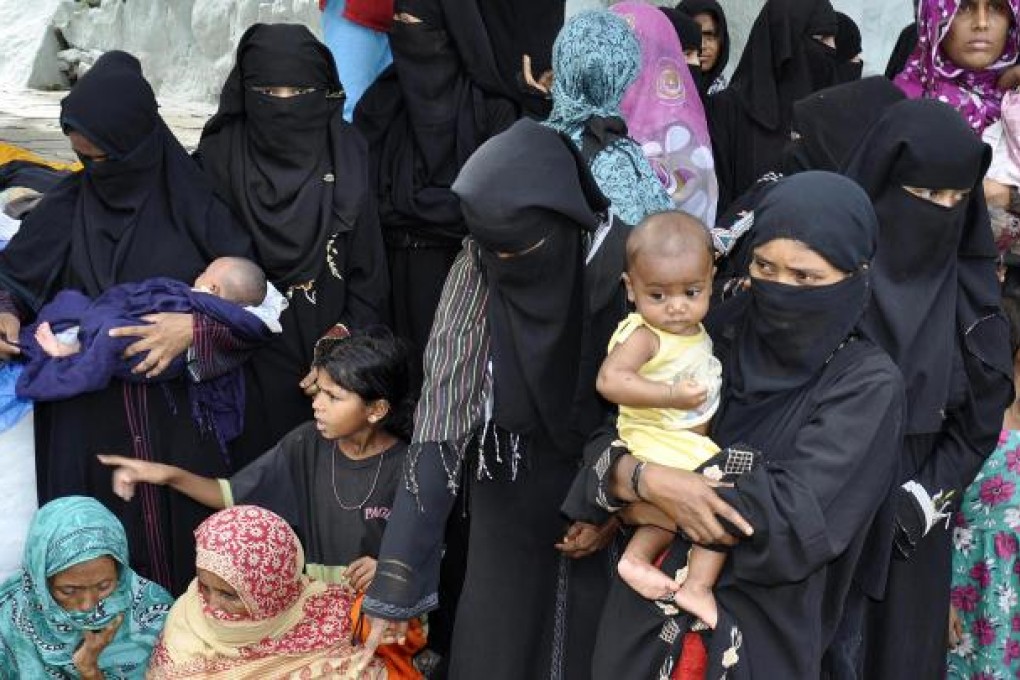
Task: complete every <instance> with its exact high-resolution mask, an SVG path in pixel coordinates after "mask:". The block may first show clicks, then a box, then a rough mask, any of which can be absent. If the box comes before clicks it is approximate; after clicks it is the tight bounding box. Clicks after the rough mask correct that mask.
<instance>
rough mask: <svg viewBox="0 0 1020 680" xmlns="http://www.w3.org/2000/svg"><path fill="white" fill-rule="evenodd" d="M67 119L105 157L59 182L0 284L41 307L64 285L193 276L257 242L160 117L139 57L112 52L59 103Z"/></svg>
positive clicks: (7, 254) (94, 286)
mask: <svg viewBox="0 0 1020 680" xmlns="http://www.w3.org/2000/svg"><path fill="white" fill-rule="evenodd" d="M60 122H61V125H62V126H63V128H64V131H65V132H71V131H75V132H78V133H79V134H81V135H83V136H84V137H85V138H86V139H88V140H89V141H91V142H92V143H93V144H94V145H96V146H97V147H99V148H100V149H101V150H102V151H103V152H104V153H105V154H106V155H107V159H106V160H104V161H101V162H95V161H91V160H85V168H84V170H82V171H80V172H76V173H74V174H72V175H70V176H69V177H67V178H66V179H64V180H63V181H62V182H60V184H58V185H57V186H56V187H54V188H53V189H52V190H51V191H50V192H49V193H48V194H47V195H46V197H45V198H44V199H43V201H42V202H41V203H40V204H39V205H38V207H36V209H35V210H34V211H32V213H31V215H30V216H29V217H28V218H26V219H25V221H24V222H23V223H22V226H21V229H20V231H19V232H18V234H17V236H15V238H14V239H13V240H12V241H11V243H10V245H9V246H8V247H7V249H6V250H5V251H4V252H3V253H2V254H0V281H2V283H3V284H4V285H5V287H7V288H8V289H9V290H11V292H13V293H15V294H16V295H17V297H18V298H19V300H20V301H21V302H22V304H23V305H24V306H25V307H26V308H28V309H32V310H37V309H38V308H39V307H40V306H41V305H42V304H43V303H45V302H46V301H48V300H49V299H50V298H51V297H52V296H53V295H54V294H55V293H56V292H57V291H58V290H59V289H60V288H64V287H73V288H78V289H81V290H84V291H85V292H86V293H87V294H89V295H90V296H95V295H99V294H100V293H102V292H103V291H105V290H106V289H107V288H109V287H110V286H112V285H114V284H118V283H125V282H136V281H141V280H143V279H147V278H151V277H156V276H165V277H169V278H174V279H177V280H180V281H185V282H189V283H190V282H191V281H192V280H193V279H194V277H195V276H197V275H198V273H199V272H201V271H202V269H204V268H205V265H206V264H207V263H208V262H209V261H211V260H213V259H215V258H216V257H218V256H220V255H242V256H250V255H251V242H250V240H249V239H248V237H247V235H246V234H244V232H243V230H242V229H241V227H240V225H238V224H237V222H236V220H234V218H233V217H232V216H231V215H230V212H229V210H228V209H227V208H226V206H225V205H223V203H221V202H220V201H219V200H218V199H217V198H216V196H215V195H214V193H213V188H212V186H211V184H210V182H209V180H208V179H207V178H206V177H205V175H204V174H203V173H202V171H201V169H200V168H199V167H198V166H197V165H195V163H194V162H193V161H192V159H191V158H190V157H189V156H188V154H187V152H186V151H185V150H184V148H183V147H182V146H181V145H180V143H179V142H178V141H177V140H176V139H175V138H174V136H173V133H171V132H170V130H169V128H167V126H166V123H164V122H163V119H162V118H160V116H159V111H158V108H157V104H156V98H155V96H154V94H153V92H152V88H151V87H150V86H149V84H148V82H146V80H145V78H144V77H143V76H142V69H141V65H140V64H139V63H138V60H137V59H135V58H134V57H133V56H131V55H130V54H127V53H126V52H120V51H113V52H107V53H106V54H104V55H103V56H102V57H100V58H99V59H98V60H97V61H96V63H95V65H94V66H93V67H92V68H91V69H90V70H89V72H88V73H87V74H86V75H84V76H82V78H81V79H80V80H78V82H77V83H76V84H75V86H74V89H72V90H71V93H70V94H69V95H68V96H67V97H65V98H64V100H63V101H62V102H61V115H60Z"/></svg>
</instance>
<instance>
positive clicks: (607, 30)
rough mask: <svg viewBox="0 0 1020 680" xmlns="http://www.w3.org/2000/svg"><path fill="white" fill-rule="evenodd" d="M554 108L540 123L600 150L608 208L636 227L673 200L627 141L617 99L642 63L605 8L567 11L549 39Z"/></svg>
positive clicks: (599, 177) (598, 177) (630, 35)
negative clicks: (594, 143)
mask: <svg viewBox="0 0 1020 680" xmlns="http://www.w3.org/2000/svg"><path fill="white" fill-rule="evenodd" d="M552 66H553V86H552V99H553V106H552V112H551V113H550V114H549V118H548V120H546V122H545V124H546V125H548V126H549V127H551V128H553V129H554V130H558V131H559V132H562V133H563V134H565V135H567V136H568V137H570V138H571V139H572V140H573V141H574V143H575V144H577V146H578V147H579V148H581V149H582V150H584V138H585V137H586V136H587V137H588V138H590V139H596V140H598V141H599V142H601V144H600V145H601V146H604V148H603V149H602V150H601V151H600V152H599V153H597V154H596V155H595V156H594V158H592V159H591V161H590V162H591V171H592V175H594V176H595V181H596V182H597V183H598V185H599V188H600V189H601V190H602V193H603V194H605V196H606V198H608V199H609V201H610V203H611V204H612V209H613V211H614V212H616V214H617V215H619V217H620V219H622V220H623V221H624V222H626V223H628V224H631V225H635V224H637V223H638V222H640V221H641V220H643V219H644V218H645V217H647V216H648V215H651V214H652V213H657V212H662V211H663V210H672V209H673V203H672V201H671V200H670V198H669V194H667V193H666V189H665V187H663V185H662V182H660V181H659V179H658V177H656V175H655V171H654V170H652V166H651V165H650V164H649V163H648V159H646V158H645V155H644V154H643V153H642V152H641V147H639V146H638V145H637V144H636V143H635V142H634V141H633V140H632V139H630V138H629V137H627V136H626V127H625V126H624V125H620V124H619V123H620V122H621V121H623V114H622V113H621V112H620V102H622V101H623V95H624V94H625V93H626V92H627V88H628V87H630V86H631V84H632V83H633V82H634V80H635V79H636V78H637V75H638V71H639V70H640V68H641V46H640V45H639V44H638V40H637V37H636V36H635V35H634V32H633V31H632V30H631V28H630V26H628V25H627V22H626V21H625V20H624V19H622V18H621V17H619V16H617V15H615V14H613V13H611V12H608V11H605V10H594V11H588V12H580V13H579V14H576V15H575V16H574V17H572V18H571V19H570V20H569V21H568V22H567V23H566V24H565V25H564V26H563V29H562V30H561V31H560V34H559V35H558V36H557V37H556V43H555V44H554V45H553V64H552Z"/></svg>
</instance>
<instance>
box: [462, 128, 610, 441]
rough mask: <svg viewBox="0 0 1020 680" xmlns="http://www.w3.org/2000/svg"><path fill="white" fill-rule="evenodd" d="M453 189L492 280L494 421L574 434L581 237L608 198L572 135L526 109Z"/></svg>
mask: <svg viewBox="0 0 1020 680" xmlns="http://www.w3.org/2000/svg"><path fill="white" fill-rule="evenodd" d="M453 189H454V191H455V192H456V193H457V195H458V196H460V198H461V205H462V208H463V211H464V217H465V220H466V221H467V225H468V230H469V231H470V233H471V236H472V237H473V238H474V239H475V241H476V242H477V243H478V245H479V246H480V247H481V249H482V255H481V259H482V266H483V270H484V272H485V277H486V281H487V284H488V287H489V301H488V309H489V311H488V319H489V326H490V329H491V330H490V332H491V336H492V375H493V385H494V394H493V398H494V402H495V403H494V412H493V417H492V421H493V422H494V423H495V424H496V425H498V426H499V427H501V428H503V429H504V430H507V431H509V432H513V433H517V434H521V435H528V434H533V433H535V432H537V431H543V430H544V431H545V432H546V433H548V434H549V435H550V436H551V437H552V438H553V440H554V441H555V442H556V443H557V444H561V445H562V444H564V443H565V442H569V441H570V436H571V435H572V434H573V435H574V436H576V434H577V433H571V432H570V427H571V425H572V423H571V419H570V417H569V416H570V414H571V413H572V411H573V408H572V406H573V403H574V399H575V395H576V392H577V389H578V377H579V372H580V368H579V366H580V362H579V353H580V351H581V346H582V335H583V327H584V314H585V308H586V302H585V285H584V281H585V266H584V260H585V237H586V235H587V234H590V233H591V232H593V231H594V230H595V228H596V227H597V225H598V222H599V218H598V214H597V213H599V212H601V211H604V210H605V209H606V208H607V207H608V203H607V201H606V199H605V198H604V197H603V196H602V194H601V193H600V192H599V190H598V188H597V186H596V184H595V182H594V180H593V179H592V177H591V174H590V172H589V171H588V168H587V163H586V162H585V161H584V159H583V158H582V157H581V155H580V154H579V153H578V151H577V149H576V147H575V146H574V145H573V143H572V142H570V140H569V139H567V138H565V137H562V136H560V135H559V134H558V133H557V132H555V131H553V130H552V129H550V128H548V127H545V126H542V125H540V124H538V123H535V122H533V121H531V120H528V119H524V120H521V121H519V122H517V123H516V124H515V125H514V126H513V127H511V128H510V129H509V130H508V131H506V132H504V133H503V134H501V135H498V136H496V137H494V138H493V139H491V140H489V141H488V142H487V143H486V144H484V145H483V146H482V147H481V148H480V149H479V150H478V151H477V152H476V153H475V154H474V155H473V156H472V157H471V159H470V160H468V162H467V164H465V166H464V169H463V170H462V171H461V174H460V176H459V177H458V178H457V181H456V182H455V183H454V186H453ZM498 253H504V254H514V255H513V256H512V257H500V256H499V255H498ZM565 438H566V439H565ZM574 443H575V444H576V443H577V442H574Z"/></svg>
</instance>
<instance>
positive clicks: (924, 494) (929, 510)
mask: <svg viewBox="0 0 1020 680" xmlns="http://www.w3.org/2000/svg"><path fill="white" fill-rule="evenodd" d="M903 490H904V491H906V492H907V493H909V494H910V495H911V496H913V497H914V498H915V499H916V500H917V503H918V505H919V506H920V508H921V512H923V513H924V534H923V535H925V536H927V535H928V532H929V531H931V529H932V527H934V526H935V525H936V524H938V522H939V521H940V520H943V519H944V520H946V521H947V522H948V520H949V518H950V517H951V513H949V512H946V506H948V505H949V502H948V497H947V498H946V500H945V501H944V502H940V499H941V498H942V497H943V496H945V494H942V493H939V494H936V496H935V498H932V497H931V496H930V495H929V494H928V491H927V489H925V488H924V487H923V486H921V485H920V484H918V483H917V482H915V481H914V480H912V479H911V480H910V481H908V482H907V483H905V484H904V485H903Z"/></svg>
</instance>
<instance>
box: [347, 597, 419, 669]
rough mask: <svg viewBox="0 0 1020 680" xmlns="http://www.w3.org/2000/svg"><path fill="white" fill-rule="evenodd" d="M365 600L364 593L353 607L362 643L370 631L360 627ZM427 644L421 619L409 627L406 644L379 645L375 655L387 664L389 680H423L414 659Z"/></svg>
mask: <svg viewBox="0 0 1020 680" xmlns="http://www.w3.org/2000/svg"><path fill="white" fill-rule="evenodd" d="M364 598H365V594H364V593H361V594H360V595H358V599H357V600H355V601H354V606H353V607H351V621H352V622H353V625H354V631H355V634H356V635H357V636H358V637H359V638H360V639H361V641H362V642H364V641H365V640H366V639H367V638H368V631H367V630H366V629H365V627H364V626H359V625H358V619H359V618H360V617H361V601H362V600H363V599H364ZM426 642H427V640H426V634H425V626H423V625H422V623H421V620H420V619H413V620H412V621H411V625H409V626H408V627H407V638H406V639H405V640H404V644H402V645H399V644H397V643H395V642H394V643H392V644H389V645H379V648H378V649H377V650H376V651H375V655H376V656H377V657H378V658H380V659H382V660H383V663H385V664H386V672H387V676H386V677H387V678H389V680H422V679H423V677H424V676H423V675H422V674H421V673H419V672H418V670H417V669H416V668H415V667H414V664H413V663H412V659H414V655H415V654H417V653H418V652H420V651H421V650H423V649H425V643H426Z"/></svg>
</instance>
